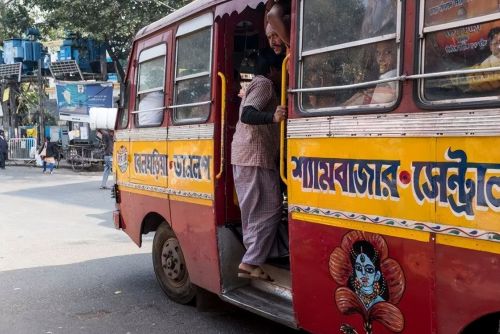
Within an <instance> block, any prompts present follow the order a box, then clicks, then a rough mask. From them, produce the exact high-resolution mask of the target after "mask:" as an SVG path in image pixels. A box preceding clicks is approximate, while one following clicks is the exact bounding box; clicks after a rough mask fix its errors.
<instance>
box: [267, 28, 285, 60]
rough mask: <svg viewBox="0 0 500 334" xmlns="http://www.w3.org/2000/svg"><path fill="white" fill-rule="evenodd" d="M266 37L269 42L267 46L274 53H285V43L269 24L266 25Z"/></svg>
mask: <svg viewBox="0 0 500 334" xmlns="http://www.w3.org/2000/svg"><path fill="white" fill-rule="evenodd" d="M266 37H267V41H268V42H269V46H270V47H271V49H273V51H274V53H276V54H277V55H280V54H284V53H285V43H283V41H282V40H281V38H279V36H278V34H277V33H276V31H275V30H274V29H273V28H272V27H271V25H270V24H268V25H267V26H266Z"/></svg>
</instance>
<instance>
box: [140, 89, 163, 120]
mask: <svg viewBox="0 0 500 334" xmlns="http://www.w3.org/2000/svg"><path fill="white" fill-rule="evenodd" d="M163 99H164V94H163V91H156V92H149V93H146V94H142V96H141V97H140V100H139V108H138V111H139V113H138V125H139V126H154V125H159V124H161V122H162V120H163V108H162V107H163Z"/></svg>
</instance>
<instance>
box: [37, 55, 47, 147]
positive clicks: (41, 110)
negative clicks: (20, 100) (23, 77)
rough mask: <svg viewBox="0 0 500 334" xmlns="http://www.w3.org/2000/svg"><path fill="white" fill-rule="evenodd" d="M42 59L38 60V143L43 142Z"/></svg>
mask: <svg viewBox="0 0 500 334" xmlns="http://www.w3.org/2000/svg"><path fill="white" fill-rule="evenodd" d="M42 61H43V60H42V59H38V72H37V77H38V117H39V123H40V133H39V138H40V143H43V142H45V117H44V111H43V99H44V89H43V86H44V85H43V78H42Z"/></svg>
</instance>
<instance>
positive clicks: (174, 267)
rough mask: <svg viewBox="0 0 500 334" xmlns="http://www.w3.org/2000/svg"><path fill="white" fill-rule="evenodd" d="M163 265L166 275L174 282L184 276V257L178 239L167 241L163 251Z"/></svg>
mask: <svg viewBox="0 0 500 334" xmlns="http://www.w3.org/2000/svg"><path fill="white" fill-rule="evenodd" d="M161 265H162V267H163V271H164V272H165V275H167V277H168V278H169V279H171V280H172V281H174V282H179V281H181V280H182V279H183V278H184V271H185V270H184V259H183V257H182V253H181V248H180V246H179V242H178V241H177V239H174V238H171V239H168V240H166V241H165V243H164V244H163V248H162V252H161Z"/></svg>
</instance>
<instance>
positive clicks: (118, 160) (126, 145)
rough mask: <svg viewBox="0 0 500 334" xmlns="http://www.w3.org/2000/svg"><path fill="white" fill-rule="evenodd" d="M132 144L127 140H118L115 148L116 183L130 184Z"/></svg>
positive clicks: (114, 169)
mask: <svg viewBox="0 0 500 334" xmlns="http://www.w3.org/2000/svg"><path fill="white" fill-rule="evenodd" d="M129 152H130V142H129V141H128V139H127V140H116V141H115V143H114V147H113V154H114V156H113V172H114V173H115V176H116V180H115V182H117V183H119V182H120V183H121V182H128V181H129V178H130V163H131V159H130V155H129Z"/></svg>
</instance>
